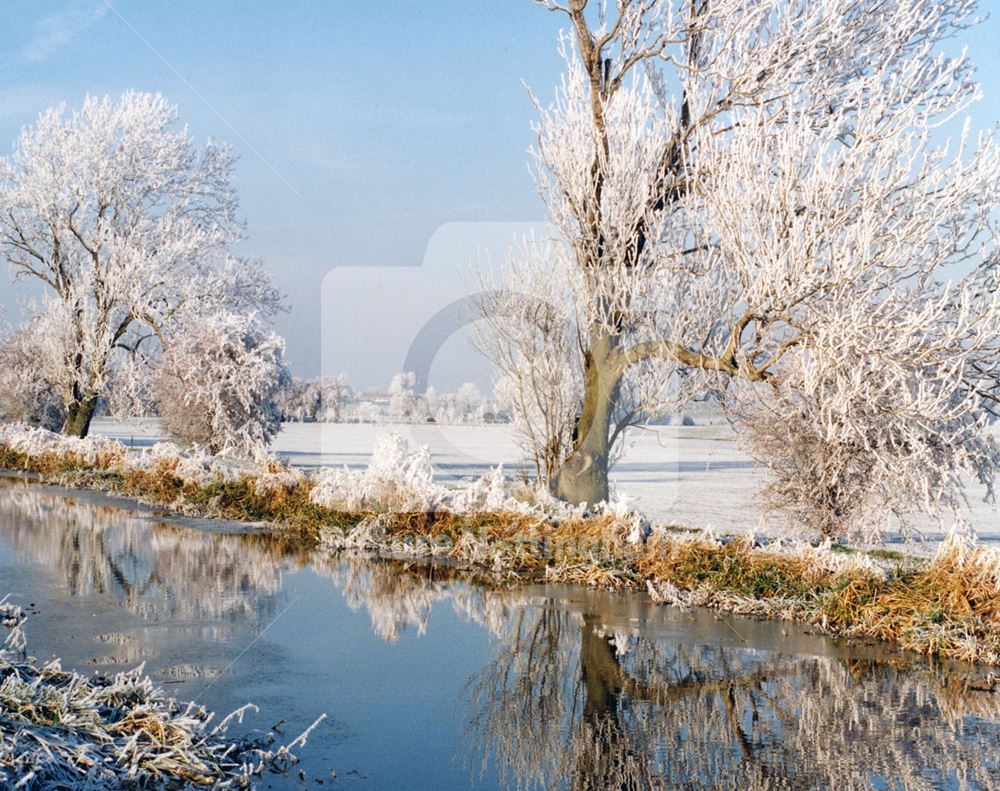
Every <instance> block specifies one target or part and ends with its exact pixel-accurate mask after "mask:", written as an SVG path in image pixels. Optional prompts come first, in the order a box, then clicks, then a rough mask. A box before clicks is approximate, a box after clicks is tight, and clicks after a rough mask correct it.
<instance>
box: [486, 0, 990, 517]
mask: <svg viewBox="0 0 1000 791" xmlns="http://www.w3.org/2000/svg"><path fill="white" fill-rule="evenodd" d="M536 2H538V3H539V4H540V5H542V6H544V7H546V8H547V9H549V10H550V11H552V12H554V13H557V14H561V15H565V17H566V19H567V20H568V22H569V31H570V32H569V33H567V34H564V35H563V36H562V37H561V39H560V42H561V43H560V51H561V54H562V56H563V58H564V60H565V63H566V74H565V76H564V78H563V80H562V83H561V84H560V86H559V88H558V89H557V91H556V96H555V100H554V102H553V103H552V104H551V105H544V104H543V103H542V102H540V101H538V100H536V105H537V107H538V112H539V121H538V123H537V126H536V131H537V136H538V144H537V148H536V149H535V151H534V152H533V155H534V162H535V169H536V173H537V180H538V185H539V189H540V193H541V196H542V198H543V200H544V202H545V205H546V207H547V209H548V213H549V219H550V221H551V224H552V227H553V229H554V240H550V241H547V242H546V243H545V244H542V245H531V244H529V245H527V247H526V250H525V255H524V256H522V258H521V260H520V261H518V260H514V261H512V263H511V265H510V266H509V267H508V272H507V275H506V276H505V277H504V279H503V283H502V284H501V286H500V289H499V290H500V292H501V296H498V297H494V298H491V300H490V301H488V302H487V304H486V305H485V311H486V313H487V315H488V318H491V321H490V322H489V325H490V327H491V331H493V332H494V333H497V332H498V330H497V329H496V328H497V327H499V335H500V336H501V340H505V341H506V345H504V349H505V350H506V352H507V356H506V361H505V363H503V364H502V365H501V367H502V368H504V370H505V373H507V374H508V375H509V374H510V371H508V370H507V369H511V370H515V369H517V368H518V367H519V366H520V367H522V368H523V367H529V366H530V364H531V363H530V360H529V359H528V355H526V354H523V353H522V354H521V355H520V356H518V354H516V351H517V348H518V347H519V346H520V347H521V348H522V349H530V346H531V344H530V343H523V342H522V341H521V339H520V335H523V334H524V333H525V332H526V331H527V329H530V325H528V324H527V323H525V322H523V321H520V322H518V321H517V319H518V312H517V310H513V309H511V305H514V304H532V303H533V302H535V301H537V298H538V296H537V295H539V294H544V295H546V296H547V297H548V295H550V294H552V293H553V292H558V297H557V301H558V302H559V304H558V305H557V312H559V313H560V314H561V315H564V316H566V320H567V321H568V322H569V323H570V327H571V331H570V332H566V333H563V336H565V337H566V338H568V341H567V344H566V350H565V355H568V356H569V358H570V359H571V360H572V361H573V365H574V366H575V367H576V369H577V370H576V371H571V372H569V373H568V374H567V376H568V377H570V379H572V377H576V378H577V379H578V381H579V382H580V384H579V389H578V393H579V400H578V413H577V419H576V428H575V431H574V434H573V441H572V444H571V446H570V448H569V449H568V451H567V453H566V455H565V457H564V458H563V460H562V463H561V465H560V467H559V469H558V471H557V472H556V473H555V475H554V476H553V480H552V486H553V488H554V490H555V491H556V493H557V494H558V495H560V496H562V497H563V498H565V499H567V500H570V501H573V502H590V503H594V502H597V501H600V500H602V499H606V498H607V495H608V460H609V456H610V454H611V450H612V446H613V443H614V442H615V441H616V440H617V439H618V438H620V436H621V433H622V431H623V429H624V428H625V427H626V426H627V425H629V424H630V423H632V422H634V421H635V420H636V416H637V414H642V413H646V414H648V413H651V412H656V411H663V410H666V409H669V408H678V407H679V406H680V405H682V404H683V403H684V401H685V399H687V398H690V397H691V396H692V395H693V394H695V393H699V392H706V391H717V392H720V393H722V395H723V397H724V398H725V400H726V402H727V404H728V405H731V406H732V405H736V404H742V405H749V404H753V403H757V402H759V401H763V402H766V403H767V406H768V409H770V410H772V411H775V410H777V414H778V416H779V419H780V417H781V415H782V414H791V413H793V412H794V413H796V414H798V413H800V412H803V410H804V411H805V412H807V413H808V414H809V418H808V419H809V420H810V421H813V424H814V425H815V426H817V427H819V428H821V427H822V421H824V420H826V421H832V423H838V424H842V425H843V426H844V427H845V428H844V431H846V432H852V437H853V438H854V439H857V440H858V442H859V443H860V444H862V445H864V444H865V443H867V444H868V447H869V448H873V447H877V448H879V450H878V451H877V454H878V455H879V458H880V459H881V462H882V463H883V466H884V467H885V468H886V469H888V470H892V471H894V472H893V475H891V476H889V477H890V478H891V477H893V476H895V478H897V479H898V478H901V477H902V467H901V466H900V465H899V464H896V463H895V462H896V461H899V460H900V459H902V458H904V457H905V458H913V457H914V455H917V456H920V457H921V458H923V459H924V464H923V466H920V467H919V471H918V474H919V484H918V487H923V488H924V489H930V488H934V487H936V489H935V494H941V492H947V491H952V490H951V489H949V488H948V487H949V486H950V484H947V485H946V483H944V481H945V480H946V479H947V480H948V481H950V480H952V479H953V478H954V476H955V473H957V472H958V471H960V470H962V469H975V470H976V471H977V472H979V473H981V474H982V475H983V476H984V478H991V477H992V465H993V462H994V460H995V459H994V458H993V457H992V456H991V455H990V453H989V452H988V450H987V449H986V447H985V446H984V445H983V444H982V441H981V437H980V435H979V432H978V431H977V430H976V429H977V427H979V426H980V424H981V422H982V420H983V417H984V415H985V414H986V413H987V412H988V410H989V409H991V408H993V407H994V406H995V404H996V397H997V394H998V393H997V380H998V372H1000V365H998V352H997V337H998V334H1000V333H998V327H1000V319H998V315H1000V311H998V305H997V300H996V297H995V291H996V284H997V277H998V269H1000V267H998V263H997V262H998V256H997V246H996V237H995V233H994V228H993V225H992V224H991V218H990V213H991V212H992V211H993V210H994V209H995V208H996V207H997V205H998V204H1000V155H998V148H997V145H996V141H995V140H994V138H993V137H991V136H982V137H980V138H979V139H978V140H973V139H972V138H971V136H970V135H969V133H968V130H967V129H966V130H965V131H964V132H962V133H961V137H960V141H959V144H958V146H957V147H956V146H953V147H952V148H951V149H949V148H948V146H947V144H943V143H942V144H939V143H940V140H942V139H943V136H942V135H940V134H939V133H936V132H935V131H934V130H935V129H937V128H938V127H939V126H941V125H942V124H946V123H948V122H949V121H950V120H951V119H952V118H954V117H955V116H956V115H957V114H960V113H961V112H963V111H964V110H965V109H966V108H967V107H968V106H969V105H970V104H971V103H972V102H973V101H975V100H976V99H977V98H978V88H977V86H976V84H975V83H974V80H973V73H972V66H971V65H970V63H969V62H968V61H967V60H966V59H965V57H964V56H958V57H955V58H949V57H945V56H943V55H942V54H940V52H939V49H940V45H941V42H942V41H943V40H944V39H946V38H948V37H950V36H952V35H953V34H955V33H956V32H959V31H961V30H964V29H965V28H966V27H968V26H969V25H970V24H972V22H973V21H974V19H973V14H974V12H975V2H974V1H973V0H890V1H889V2H887V1H886V0H810V1H809V2H788V0H761V1H760V2H755V3H747V2H745V0H617V2H614V3H603V2H602V3H592V2H591V3H588V1H587V0H565V2H562V1H558V0H536ZM539 258H543V259H544V260H543V261H541V263H540V262H539V260H538V259H539ZM970 270H972V271H970ZM949 278H951V279H957V282H955V283H952V284H951V285H950V286H949V285H948V284H946V283H945V282H944V281H945V280H947V279H949ZM518 295H523V298H522V299H520V300H519V298H518ZM491 309H492V312H491ZM505 317H511V318H509V319H508V318H505ZM515 325H516V326H515ZM526 328H527V329H526ZM501 345H502V344H501ZM512 349H513V350H514V351H513V352H512V351H511V350H512ZM903 349H905V350H906V353H905V354H900V351H901V350H903ZM859 403H865V404H867V405H868V407H870V408H869V409H867V410H862V411H858V412H857V413H856V414H854V413H852V411H851V408H850V405H851V404H859ZM804 405H805V406H804ZM796 410H797V412H796ZM747 412H748V410H743V414H747ZM820 433H823V432H822V431H821V432H820ZM834 434H835V432H833V433H829V434H828V435H826V434H825V435H824V436H827V437H828V438H829V439H831V441H832V440H833V439H835V436H834ZM940 446H944V447H945V448H946V450H945V452H936V451H935V453H930V452H928V453H926V454H924V453H923V451H922V450H921V449H924V450H927V449H930V448H935V449H938V448H939V447H940ZM917 466H918V465H912V464H911V465H909V466H908V467H907V472H908V473H909V472H913V471H914V469H915V467H917ZM935 481H936V483H934V482H935ZM883 482H884V481H883ZM925 484H926V486H924V485H925ZM833 485H834V487H836V485H837V484H836V482H833ZM912 491H913V487H911V488H910V489H907V492H912ZM932 499H933V498H932ZM940 499H941V498H940V497H938V499H937V500H935V502H936V503H939V502H940ZM945 499H949V501H950V498H949V497H945Z"/></svg>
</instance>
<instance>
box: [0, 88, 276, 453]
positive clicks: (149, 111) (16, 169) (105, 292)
mask: <svg viewBox="0 0 1000 791" xmlns="http://www.w3.org/2000/svg"><path fill="white" fill-rule="evenodd" d="M176 120H177V110H176V108H175V107H173V106H171V105H170V104H168V103H167V102H166V101H165V100H164V99H163V98H162V97H160V96H158V95H151V94H144V93H135V92H128V93H125V94H123V95H122V97H121V98H120V99H119V100H118V101H117V102H112V101H111V100H110V99H108V98H104V99H98V98H94V97H88V98H87V99H86V100H85V101H84V103H83V106H82V107H81V108H80V109H79V110H76V111H73V112H68V111H67V110H66V109H65V108H64V107H62V106H60V107H57V108H54V109H51V110H47V111H46V112H44V113H42V114H41V115H40V116H39V118H38V120H37V122H36V123H35V125H34V126H32V127H26V128H25V129H24V130H23V131H22V132H21V135H20V138H19V139H18V141H17V144H16V146H15V150H14V154H13V156H11V157H9V158H6V159H4V160H3V162H2V164H0V170H2V176H0V250H2V252H3V254H4V256H5V257H6V258H7V261H8V263H9V265H10V267H11V269H12V271H13V273H14V275H15V276H16V277H17V278H23V279H35V280H38V281H40V282H41V283H43V284H44V285H45V286H46V290H45V296H44V297H43V299H42V300H41V302H40V303H39V304H37V305H36V318H35V322H36V325H35V328H34V333H35V337H36V339H37V343H38V349H39V354H40V356H41V357H43V358H44V359H45V360H47V361H49V370H48V371H47V378H48V379H49V380H50V381H51V382H52V383H53V384H54V385H55V386H57V388H58V390H59V393H60V398H61V401H62V406H63V408H64V409H65V411H66V421H65V430H66V432H67V433H70V434H74V435H77V436H86V434H87V432H88V430H89V427H90V421H91V419H92V417H93V415H94V412H95V410H96V408H97V405H98V401H99V400H100V399H102V398H110V399H111V400H112V402H113V403H115V404H127V403H128V402H129V401H130V400H131V399H132V398H134V397H136V396H141V395H142V392H141V391H142V390H143V384H144V382H145V381H146V380H148V378H149V367H148V364H149V362H150V360H151V358H154V357H155V356H156V354H157V353H158V351H159V350H160V349H166V348H169V346H170V345H171V343H172V342H174V340H175V339H178V338H182V337H183V335H184V333H185V332H186V331H187V327H188V326H189V325H190V324H191V323H192V322H193V321H195V320H196V319H199V318H200V317H205V316H212V315H215V314H218V313H233V314H247V315H249V314H252V313H256V314H257V315H259V316H265V317H266V316H268V315H270V314H273V313H274V311H276V310H277V309H278V308H279V307H280V300H279V297H278V295H277V293H276V292H275V291H274V289H273V288H272V287H271V285H270V283H269V281H268V279H267V277H266V275H265V274H264V271H263V269H262V267H261V265H260V264H259V263H258V262H254V261H247V260H241V259H237V258H235V257H233V256H232V255H231V252H230V251H231V248H232V246H233V245H234V244H235V243H236V242H237V241H238V240H239V239H240V237H241V234H242V227H241V225H240V223H239V222H238V221H237V219H236V216H235V212H236V204H237V200H236V195H235V193H234V191H233V188H232V185H231V183H230V175H231V171H232V165H233V158H232V155H231V154H230V152H229V150H228V149H227V148H226V147H224V146H219V145H216V144H214V143H209V144H207V145H206V146H204V147H202V148H197V147H195V145H194V144H193V142H192V139H191V137H190V135H189V134H188V133H187V131H186V130H185V129H180V130H174V129H173V128H172V127H174V125H175V122H176ZM112 391H114V392H112Z"/></svg>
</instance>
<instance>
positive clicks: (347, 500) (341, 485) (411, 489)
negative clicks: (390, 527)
mask: <svg viewBox="0 0 1000 791" xmlns="http://www.w3.org/2000/svg"><path fill="white" fill-rule="evenodd" d="M311 499H312V502H313V503H315V504H316V505H320V506H323V507H326V508H345V509H347V510H349V511H358V510H367V509H379V510H400V511H431V510H434V509H435V508H437V507H439V506H441V505H443V504H444V503H445V502H446V501H447V500H448V490H447V489H445V487H443V486H440V485H439V484H436V483H434V467H433V465H432V464H431V456H430V452H429V451H428V450H427V448H426V447H421V448H418V449H417V450H415V451H411V450H410V448H409V444H408V443H407V441H406V440H405V439H404V438H402V437H400V436H399V435H398V434H386V435H384V436H381V437H379V438H378V439H376V440H375V450H374V452H373V453H372V458H371V462H370V463H369V464H368V467H367V468H366V469H365V470H364V471H360V472H359V471H354V470H350V469H348V468H346V467H343V468H338V469H324V470H322V471H320V473H319V474H318V476H317V478H316V482H315V486H314V488H313V491H312V494H311Z"/></svg>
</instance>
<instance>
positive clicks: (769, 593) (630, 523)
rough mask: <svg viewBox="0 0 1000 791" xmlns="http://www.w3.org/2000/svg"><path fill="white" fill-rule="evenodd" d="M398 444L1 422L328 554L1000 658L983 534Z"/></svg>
mask: <svg viewBox="0 0 1000 791" xmlns="http://www.w3.org/2000/svg"><path fill="white" fill-rule="evenodd" d="M383 450H384V449H383ZM389 450H391V451H393V453H395V455H393V453H383V454H382V456H381V457H380V458H377V459H375V460H373V463H372V464H371V465H370V466H369V468H368V470H366V471H365V473H357V472H351V471H347V470H339V471H321V472H319V473H316V474H313V475H309V474H306V473H304V472H302V471H297V470H291V469H289V468H286V467H283V466H281V465H278V464H270V465H267V466H265V467H263V468H251V467H249V466H247V465H238V464H233V463H230V462H226V461H224V460H219V459H212V458H210V457H205V456H200V455H190V454H183V453H180V452H179V451H178V450H177V449H176V448H169V447H166V446H156V447H155V448H152V449H149V450H146V451H142V452H139V453H136V452H130V451H129V450H128V449H127V448H126V447H125V446H124V445H122V444H120V443H116V442H112V441H108V440H94V441H78V440H70V439H66V438H63V437H58V436H57V435H49V434H46V433H45V432H31V431H27V430H24V429H12V428H9V427H7V428H6V429H5V430H4V431H3V432H0V468H3V469H7V470H17V471H24V472H31V473H34V474H36V475H38V476H39V478H40V479H41V480H42V481H46V482H51V483H59V484H62V485H69V486H76V487H81V488H90V489H98V490H101V491H105V492H110V493H115V494H120V495H124V496H127V497H131V498H134V499H137V500H140V501H142V502H145V503H149V504H152V505H155V506H157V507H161V508H166V509H169V510H171V511H175V512H178V513H183V514H188V515H197V516H206V517H214V518H225V519H233V520H239V521H245V522H254V523H267V524H268V525H270V526H271V527H272V528H273V529H274V530H279V531H282V532H283V533H284V534H286V535H290V536H294V537H295V539H296V540H299V541H302V542H303V543H304V544H305V545H308V546H315V547H317V548H322V549H326V550H328V551H330V552H345V551H353V552H366V553H378V554H386V555H391V556H396V557H406V558H413V559H425V558H434V559H440V560H444V561H447V562H448V563H450V564H454V565H457V566H459V567H462V568H468V569H472V570H475V571H477V572H479V573H482V574H484V575H488V576H489V577H490V578H491V579H493V580H494V581H495V582H496V583H497V584H503V585H514V584H519V583H522V582H536V581H546V582H567V583H578V584H586V585H590V586H594V587H600V588H606V589H610V590H648V591H649V592H650V593H651V595H652V596H653V597H654V599H656V600H658V601H662V602H665V603H669V604H673V605H677V606H680V607H690V606H707V607H713V608H717V609H720V610H725V611H730V612H734V613H739V614H745V615H753V616H757V617H768V618H778V619H783V620H787V621H796V622H801V623H805V624H809V625H810V626H811V627H813V628H815V629H817V630H820V631H823V632H825V633H828V634H832V635H839V636H846V637H851V638H858V639H878V640H885V641H889V642H892V643H894V644H896V645H898V646H899V647H901V648H905V649H908V650H913V651H917V652H920V653H924V654H929V655H936V656H942V657H949V658H954V659H959V660H963V661H970V662H981V663H986V664H993V665H996V664H1000V595H998V592H1000V563H998V556H997V553H996V551H995V550H992V549H987V548H984V547H982V546H977V545H976V544H975V543H973V542H972V541H971V539H965V538H962V537H959V536H951V537H949V538H948V540H946V541H945V542H944V543H943V544H942V546H941V547H940V548H939V550H938V552H937V554H936V555H935V556H934V557H933V558H931V559H919V558H912V557H907V556H904V555H901V554H898V553H893V552H888V551H879V550H876V551H860V550H852V549H850V548H846V547H838V546H830V545H821V546H811V545H809V544H806V543H802V542H785V541H771V542H767V543H763V544H762V543H758V542H757V541H755V540H752V539H748V538H732V537H722V538H716V537H713V536H711V535H707V534H705V533H703V532H694V531H687V530H683V529H681V528H677V527H668V526H660V527H657V528H655V529H652V530H650V528H649V526H648V525H647V524H645V522H644V520H643V519H642V518H641V516H640V515H638V514H636V513H632V512H629V511H628V510H627V509H625V508H622V507H620V506H618V507H610V508H607V507H606V508H604V509H603V510H600V511H596V512H585V511H583V510H581V509H571V508H566V507H564V506H559V505H558V504H554V503H552V502H550V501H547V500H546V499H545V498H544V497H543V496H541V495H538V493H533V492H531V491H530V490H526V489H524V488H523V487H522V488H518V487H517V486H515V485H512V484H510V483H509V482H506V481H504V479H503V478H502V475H500V474H497V473H494V474H492V475H490V476H484V478H483V479H481V480H479V481H477V482H475V483H472V484H469V485H468V486H466V487H463V488H455V489H448V488H446V487H441V486H440V485H436V484H433V482H432V481H430V480H429V479H428V478H427V474H426V472H427V471H426V468H425V467H426V464H429V459H427V458H426V457H425V456H421V455H420V453H419V452H417V453H412V454H411V453H408V452H406V451H405V449H404V448H402V447H401V446H399V445H397V446H395V447H394V448H390V449H389ZM415 504H419V505H421V506H422V507H420V508H415V507H413V506H414V505H415Z"/></svg>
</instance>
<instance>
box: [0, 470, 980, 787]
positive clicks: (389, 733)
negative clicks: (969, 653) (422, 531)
mask: <svg viewBox="0 0 1000 791" xmlns="http://www.w3.org/2000/svg"><path fill="white" fill-rule="evenodd" d="M3 592H9V593H10V594H12V596H13V597H14V598H15V599H16V600H17V601H18V602H20V603H22V604H25V605H29V604H30V605H32V606H31V608H30V609H31V611H32V615H31V617H30V619H29V622H28V629H27V631H28V638H29V649H30V651H31V653H33V654H34V655H36V656H37V657H39V658H48V657H50V656H59V657H62V658H63V661H64V665H65V666H67V667H72V668H74V669H77V670H80V671H82V672H93V671H97V670H100V671H104V672H114V671H118V670H123V669H128V668H132V667H135V666H136V665H137V664H139V663H141V662H144V663H145V667H146V671H147V672H148V673H149V674H150V675H151V676H152V677H153V678H154V679H155V680H156V681H157V682H158V683H159V684H161V685H162V686H163V687H164V688H165V689H166V690H168V692H169V693H170V694H172V695H175V696H177V697H178V698H181V699H197V700H198V701H199V702H201V703H203V704H204V705H206V706H208V707H209V708H211V709H213V710H215V711H217V712H220V713H227V712H228V711H230V710H232V709H234V708H236V707H238V706H240V705H242V704H243V703H245V702H253V703H256V704H258V705H259V706H260V709H261V711H260V714H259V715H256V716H253V717H251V718H250V719H249V720H247V721H246V723H245V725H246V727H247V728H258V729H267V728H269V727H270V726H272V725H273V724H275V723H277V722H278V721H279V720H284V721H285V723H286V724H285V725H282V726H281V729H282V730H283V731H284V732H285V733H286V734H288V736H289V738H291V737H293V736H294V735H297V734H298V733H299V731H300V730H301V729H302V728H304V727H305V726H306V725H308V724H309V723H310V722H312V721H313V720H314V719H315V718H316V717H317V716H318V715H319V714H321V713H323V712H325V713H327V715H328V719H327V720H326V721H325V722H324V723H323V724H322V725H321V726H320V727H319V729H318V730H317V731H316V733H315V734H314V736H313V738H312V739H311V740H310V742H309V745H308V747H307V748H306V749H305V750H304V751H302V755H303V761H302V762H301V764H299V767H297V768H300V769H302V770H303V771H304V773H305V776H306V779H305V781H302V780H301V779H300V778H299V777H298V775H297V774H296V775H295V776H289V777H270V778H267V779H265V781H264V782H263V784H262V786H263V787H265V788H266V787H273V788H320V787H331V786H332V787H334V788H357V789H382V788H414V789H416V788H433V789H447V788H466V787H468V788H486V789H488V788H524V787H529V788H531V787H545V788H581V789H583V788H587V789H590V788H593V789H604V788H685V789H709V788H711V789H716V788H722V789H730V788H731V789H772V788H774V789H854V788H859V789H860V788H875V789H902V788H906V789H939V788H948V789H952V788H954V789H980V788H982V789H992V788H1000V767H998V763H1000V694H998V693H995V692H992V691H990V687H991V686H992V680H991V678H989V677H988V676H987V675H986V674H985V673H984V671H974V670H972V669H969V668H961V667H955V666H941V665H939V664H934V663H931V662H929V661H927V660H924V659H920V658H916V657H912V656H907V655H902V654H893V653H889V652H886V651H883V650H879V649H876V648H874V647H870V646H858V645H854V646H850V645H846V644H844V643H841V642H834V641H831V640H827V639H824V638H820V637H816V636H811V635H809V634H807V633H806V632H805V631H804V630H802V629H799V628H796V627H789V626H786V625H779V624H769V623H756V622H752V621H747V620H743V619H738V618H732V617H728V616H727V617H717V616H715V615H713V614H711V613H702V612H696V613H693V614H684V613H681V612H679V611H677V610H675V609H673V608H669V607H657V606H655V605H653V604H651V603H650V602H649V600H648V599H647V598H646V597H644V596H639V595H608V594H601V593H597V592H593V591H589V590H586V589H580V588H574V587H566V586H558V587H555V586H544V587H543V586H535V587H531V588H522V589H518V590H514V591H492V590H488V589H485V588H482V587H479V586H477V585H475V584H471V583H469V582H466V581H463V580H461V579H458V578H456V577H455V576H454V574H452V573H449V572H448V571H447V570H443V569H441V568H437V569H434V568H429V567H424V566H419V565H412V564H410V565H406V564H401V563H398V562H390V561H380V560H361V559H357V558H334V557H330V556H327V555H323V554H320V553H315V552H304V551H301V550H299V549H296V548H295V547H294V546H293V545H291V544H290V543H289V542H284V541H281V540H278V539H275V538H273V537H267V536H265V535H261V534H258V533H254V532H252V531H249V532H248V531H247V530H246V529H245V528H240V527H239V526H235V525H224V524H219V523H206V522H182V521H177V520H173V521H170V520H166V519H165V518H164V517H162V516H161V515H157V514H156V513H155V512H152V511H150V510H144V509H139V508H135V507H130V506H128V505H126V504H123V503H121V502H118V501H113V500H110V499H106V498H103V497H99V496H92V495H86V494H84V495H81V494H73V493H70V492H64V491H60V490H56V489H51V488H48V489H47V488H41V487H38V486H33V485H26V484H24V483H22V482H18V481H13V480H10V479H0V593H3ZM331 770H332V771H331ZM332 772H335V773H336V778H334V776H333V774H332ZM319 780H322V781H323V785H322V786H320V784H319V782H318V781H319Z"/></svg>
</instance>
